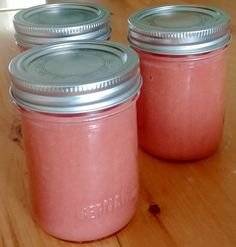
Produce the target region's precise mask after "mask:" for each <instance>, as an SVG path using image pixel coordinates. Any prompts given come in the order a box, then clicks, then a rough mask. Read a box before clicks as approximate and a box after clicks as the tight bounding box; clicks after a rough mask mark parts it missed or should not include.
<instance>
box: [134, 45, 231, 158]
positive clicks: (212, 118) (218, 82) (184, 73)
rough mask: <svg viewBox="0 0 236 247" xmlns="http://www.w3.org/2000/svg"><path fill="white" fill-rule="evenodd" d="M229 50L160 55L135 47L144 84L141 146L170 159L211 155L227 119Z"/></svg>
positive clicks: (140, 117)
mask: <svg viewBox="0 0 236 247" xmlns="http://www.w3.org/2000/svg"><path fill="white" fill-rule="evenodd" d="M226 50H227V48H226V47H225V48H222V49H219V50H215V51H211V52H208V53H203V54H196V55H179V56H176V55H160V54H153V53H148V52H145V51H141V50H138V49H136V51H137V52H138V54H139V57H140V66H141V74H142V77H143V87H142V89H141V94H140V98H139V101H138V133H139V143H140V146H141V147H142V148H143V149H144V150H146V151H148V152H149V153H151V154H153V155H155V156H158V157H162V158H165V159H174V160H192V159H200V158H204V157H207V156H208V155H210V154H211V153H213V152H214V151H215V150H216V149H217V146H218V144H219V142H220V139H221V136H222V129H223V122H224V97H225V96H224V79H225V63H226Z"/></svg>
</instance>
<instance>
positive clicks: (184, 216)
mask: <svg viewBox="0 0 236 247" xmlns="http://www.w3.org/2000/svg"><path fill="white" fill-rule="evenodd" d="M16 2H17V1H15V3H14V0H12V1H9V0H6V1H3V0H2V1H1V3H0V9H1V10H0V150H1V156H0V246H1V247H18V246H20V247H43V246H52V247H53V246H60V247H69V246H70V247H72V246H84V247H85V246H91V247H92V246H94V247H99V246H100V247H105V246H107V247H118V246H122V247H139V246H140V247H149V246H150V247H155V246H157V247H175V246H179V247H235V246H236V97H235V94H236V68H235V67H236V47H235V46H236V37H234V36H235V32H236V8H235V1H223V0H209V1H206V0H202V1H201V2H202V3H204V4H208V5H214V6H217V7H220V8H223V9H225V10H226V11H228V12H229V13H230V14H231V16H232V35H233V39H232V43H231V46H230V49H229V57H228V58H229V63H228V68H227V83H226V93H227V102H226V121H225V129H224V136H223V139H222V142H221V145H220V147H219V149H218V151H217V152H216V153H215V154H213V155H212V156H211V157H209V158H207V159H204V160H200V161H197V162H185V163H181V162H179V163H174V162H167V161H163V160H159V159H156V158H154V157H151V156H150V155H148V154H146V153H145V152H143V151H141V150H140V151H139V164H140V198H139V206H138V210H137V213H136V215H135V216H134V218H133V219H132V221H131V222H130V224H129V225H128V226H127V227H126V228H125V229H123V230H122V231H120V232H118V233H117V234H116V235H114V236H112V237H109V238H107V239H104V240H101V241H96V242H92V243H87V244H83V245H80V244H76V243H69V242H65V241H62V240H58V239H56V238H53V237H51V236H49V235H47V234H46V233H45V232H44V231H43V230H41V228H40V227H39V226H38V225H37V224H36V223H35V222H34V220H33V218H32V217H31V208H30V201H29V188H28V173H27V170H26V165H25V159H24V152H23V145H22V134H21V128H20V123H19V120H18V117H17V114H16V112H15V110H14V108H13V106H12V104H11V100H10V98H9V95H8V87H9V77H8V71H7V66H8V63H9V61H10V60H11V58H12V57H14V56H15V55H16V54H17V53H19V51H18V48H17V47H16V45H15V42H14V38H13V29H12V16H13V15H14V13H15V12H14V11H13V10H11V9H18V8H22V7H26V6H28V5H29V1H28V2H27V1H18V3H16ZM33 2H35V4H36V3H40V2H43V1H40V0H38V1H36V0H35V1H33ZM51 2H52V1H51ZM96 2H100V3H103V4H104V5H105V6H107V7H108V8H109V9H110V11H111V13H112V16H111V18H112V24H113V35H112V40H116V41H120V42H122V43H127V40H126V34H127V17H128V16H129V15H130V14H131V13H132V12H133V11H135V10H138V9H142V8H144V7H148V6H153V5H154V4H165V3H180V2H181V1H164V0H163V1H160V0H159V1H158V0H157V1H154V0H120V1H119V0H110V1H109V0H104V1H102V0H101V1H96ZM182 2H188V3H198V2H199V1H194V0H193V1H182ZM30 4H33V3H32V2H31V3H30ZM152 204H157V205H158V206H159V207H160V212H158V210H157V211H156V212H155V210H153V211H152V212H150V210H149V207H150V205H152Z"/></svg>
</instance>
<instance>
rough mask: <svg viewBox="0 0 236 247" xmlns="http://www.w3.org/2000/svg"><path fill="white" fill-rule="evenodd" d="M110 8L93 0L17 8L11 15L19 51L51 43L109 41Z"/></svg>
mask: <svg viewBox="0 0 236 247" xmlns="http://www.w3.org/2000/svg"><path fill="white" fill-rule="evenodd" d="M109 19H110V13H109V11H108V10H107V9H106V8H104V7H102V6H100V5H98V4H95V3H56V4H43V5H37V6H33V7H30V8H27V9H23V10H20V11H19V12H17V13H16V14H15V16H14V18H13V24H14V28H15V39H16V42H17V44H18V45H19V47H20V48H21V50H27V49H29V48H32V47H34V46H39V45H43V44H50V43H56V42H57V43H61V42H70V41H84V40H108V39H109V38H110V35H111V26H110V23H109Z"/></svg>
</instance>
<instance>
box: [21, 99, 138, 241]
mask: <svg viewBox="0 0 236 247" xmlns="http://www.w3.org/2000/svg"><path fill="white" fill-rule="evenodd" d="M20 111H21V116H22V125H23V134H24V140H25V151H26V157H27V162H28V167H29V173H30V185H31V186H30V187H31V192H32V203H33V209H34V214H35V217H36V219H37V221H38V222H39V224H40V225H41V226H42V228H43V229H44V230H45V231H46V232H48V233H49V234H51V235H54V236H56V237H58V238H61V239H65V240H70V241H90V240H95V239H99V238H103V237H106V236H108V235H111V234H113V233H114V232H116V231H118V230H120V229H121V228H123V227H124V226H125V225H126V224H127V223H128V222H129V221H130V219H131V218H132V216H133V215H134V213H135V209H136V206H137V197H138V170H137V128H136V125H137V124H136V99H134V100H132V101H129V102H126V103H124V104H121V105H119V106H117V107H113V108H111V109H107V110H104V111H101V112H98V113H93V114H83V115H79V114H77V115H73V116H71V115H68V116H65V115H63V116H60V115H53V114H42V113H37V112H32V111H26V110H23V109H21V110H20Z"/></svg>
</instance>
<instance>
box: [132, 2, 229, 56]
mask: <svg viewBox="0 0 236 247" xmlns="http://www.w3.org/2000/svg"><path fill="white" fill-rule="evenodd" d="M128 25H129V34H128V39H129V42H130V44H131V46H133V47H136V48H139V49H141V50H144V51H149V52H153V53H158V54H171V55H185V54H196V53H204V52H209V51H213V50H216V49H219V48H221V47H224V46H226V45H227V44H228V43H229V41H230V17H229V15H228V14H227V13H226V12H224V11H223V10H221V9H217V8H213V7H208V6H204V5H173V6H162V7H156V8H150V9H145V10H143V11H140V12H136V13H134V14H133V15H132V16H130V17H129V20H128Z"/></svg>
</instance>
